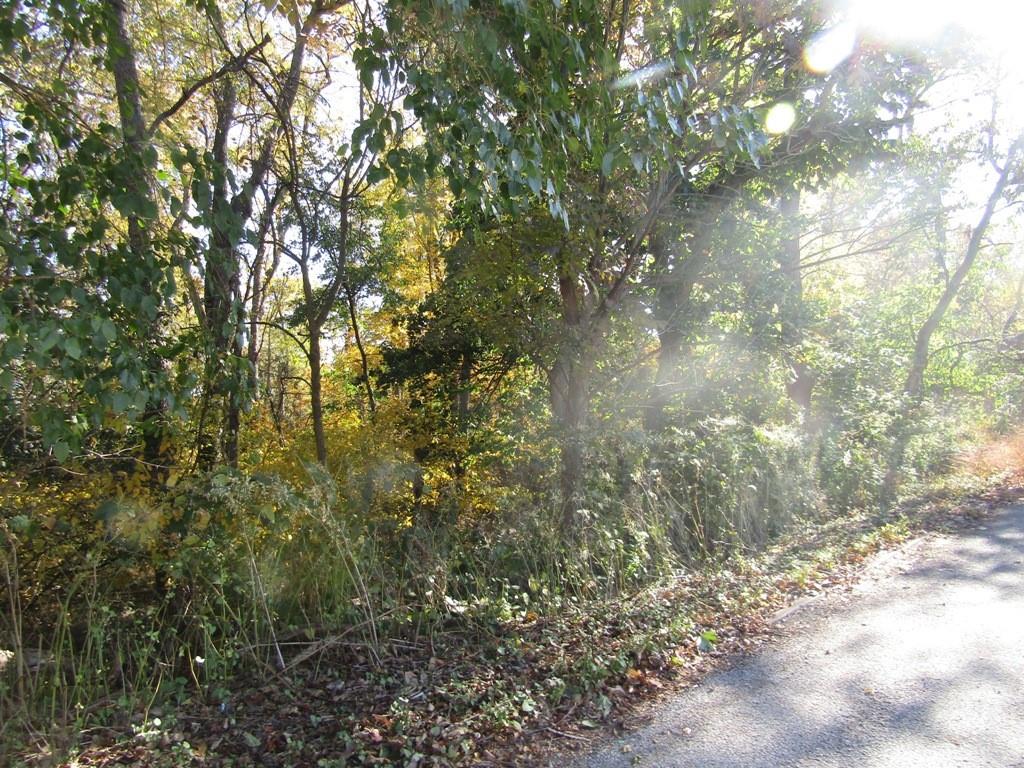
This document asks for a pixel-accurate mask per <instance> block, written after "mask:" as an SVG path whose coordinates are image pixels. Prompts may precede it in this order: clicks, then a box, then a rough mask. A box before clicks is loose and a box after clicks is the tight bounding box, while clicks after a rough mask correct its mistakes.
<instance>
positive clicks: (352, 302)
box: [344, 283, 377, 413]
mask: <svg viewBox="0 0 1024 768" xmlns="http://www.w3.org/2000/svg"><path fill="white" fill-rule="evenodd" d="M344 291H345V303H346V304H347V305H348V318H349V322H350V323H351V324H352V336H353V338H354V339H355V342H356V349H357V350H358V351H359V365H360V368H361V370H362V377H363V388H364V389H365V390H366V405H367V407H368V408H369V409H370V413H376V412H377V399H376V398H375V397H374V396H373V384H372V383H371V382H370V361H369V358H367V356H366V348H365V347H364V346H363V336H362V334H361V333H360V332H359V316H358V315H357V314H356V297H355V294H354V293H353V292H352V290H351V289H350V288H349V287H348V283H346V284H345V287H344Z"/></svg>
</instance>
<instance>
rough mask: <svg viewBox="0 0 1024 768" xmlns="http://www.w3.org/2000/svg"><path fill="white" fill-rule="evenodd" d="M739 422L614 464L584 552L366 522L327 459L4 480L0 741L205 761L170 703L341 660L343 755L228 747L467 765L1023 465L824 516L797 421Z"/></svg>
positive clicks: (245, 740) (597, 699)
mask: <svg viewBox="0 0 1024 768" xmlns="http://www.w3.org/2000/svg"><path fill="white" fill-rule="evenodd" d="M727 429H731V427H728V428H727ZM727 429H724V430H722V431H721V432H720V433H719V434H718V435H716V436H715V439H714V440H709V441H708V444H707V445H708V447H707V453H704V454H702V453H701V450H703V449H702V447H701V446H700V445H699V444H698V445H697V446H696V447H694V446H695V441H694V436H693V435H689V436H686V435H680V436H677V440H676V441H675V442H673V441H672V440H670V441H668V443H667V445H665V446H662V447H661V448H662V451H661V453H660V454H659V455H658V456H657V457H656V458H657V460H656V461H653V462H651V461H647V462H646V464H647V466H648V467H649V468H650V469H649V471H645V472H642V473H641V472H633V473H631V474H630V475H628V476H627V477H626V478H625V479H622V478H615V477H613V476H612V475H611V473H610V472H606V477H605V480H604V482H605V487H604V489H603V494H595V495H594V497H593V498H591V499H590V500H589V502H590V503H589V506H588V508H587V509H583V510H581V514H582V515H583V516H584V517H585V519H586V521H587V524H586V525H585V526H584V527H583V532H582V535H581V538H580V539H579V540H578V541H577V542H576V544H575V546H574V549H573V550H572V551H567V549H566V543H565V542H564V541H563V540H562V537H561V536H560V535H559V533H558V532H557V530H554V529H553V528H552V527H551V526H550V525H549V524H548V522H547V521H548V520H550V519H551V513H550V511H549V508H548V507H544V506H536V505H533V504H530V503H527V502H525V501H520V500H515V499H512V500H511V501H506V503H505V505H504V507H503V508H502V509H501V510H500V513H498V514H495V515H492V516H489V517H487V518H480V519H471V518H469V519H467V521H466V522H465V523H464V524H462V525H455V526H451V525H440V524H430V522H428V521H427V520H425V519H424V518H423V517H422V516H418V515H417V512H418V511H417V510H414V509H409V508H407V507H402V506H401V505H400V504H398V503H395V501H394V499H387V498H386V497H381V498H380V499H379V500H378V505H377V506H376V507H375V510H376V514H375V515H371V516H367V515H366V514H365V513H364V509H363V508H362V507H361V506H360V505H361V504H362V502H363V500H364V499H365V496H364V494H363V493H362V491H361V489H360V488H358V487H356V488H353V487H352V485H351V484H346V483H344V482H339V481H338V479H337V478H333V477H329V476H327V475H325V474H324V473H322V472H318V471H315V470H311V474H310V479H309V482H308V483H307V484H306V486H305V487H304V488H295V487H291V486H289V485H286V484H284V483H282V482H281V481H280V480H277V479H274V478H270V477H261V476H259V475H245V474H241V473H236V472H218V473H214V474H211V475H207V476H202V477H197V478H193V479H190V480H187V481H182V482H181V483H180V484H179V485H178V486H177V487H175V488H174V490H173V491H172V492H171V493H169V494H165V495H162V496H146V495H144V494H136V495H134V496H132V497H127V496H122V497H114V498H113V499H111V498H110V495H109V488H107V487H103V486H102V485H100V484H98V483H96V482H94V481H91V480H89V479H86V480H82V481H78V482H75V483H71V482H67V481H66V480H63V479H60V480H54V481H52V482H50V483H39V482H38V481H33V482H28V481H27V480H25V479H24V478H16V477H7V478H5V480H4V483H5V486H4V488H3V500H4V514H3V516H2V519H0V536H2V543H3V585H4V593H5V594H4V600H5V612H4V617H3V623H2V625H0V633H2V634H0V638H2V642H0V664H2V666H3V670H2V673H0V743H2V744H3V745H4V750H5V754H6V755H7V756H8V758H10V757H11V756H20V758H19V759H21V760H23V761H25V762H27V763H33V764H39V765H42V764H48V763H53V762H59V761H60V760H61V759H62V756H64V755H68V754H74V753H75V752H76V751H77V750H84V751H85V754H88V753H89V750H95V749H98V748H112V747H110V744H111V743H114V744H118V743H120V744H129V745H130V744H138V743H143V742H144V743H146V744H150V742H151V741H152V740H153V739H156V740H157V741H160V740H161V739H162V740H163V741H164V742H166V743H165V744H164V747H163V748H161V749H162V751H161V749H157V750H156V753H154V754H157V755H159V754H166V755H170V754H172V753H174V752H175V750H176V751H177V752H180V753H181V755H180V757H181V759H182V760H186V761H187V760H191V759H198V757H201V756H202V755H200V754H199V753H198V752H196V750H195V749H194V748H193V746H194V745H193V746H189V742H188V738H186V737H187V734H185V733H184V732H183V731H182V730H181V728H180V727H179V726H178V725H176V724H175V717H174V716H171V717H168V713H179V714H178V716H177V717H178V719H181V720H182V722H185V721H187V720H188V715H187V714H182V713H189V712H192V713H195V712H207V713H210V714H211V718H212V719H216V718H217V717H219V716H220V715H225V716H228V718H229V719H230V717H233V716H230V715H229V714H228V713H230V712H231V708H232V707H234V706H237V704H233V703H232V702H237V701H239V699H240V698H241V699H243V700H244V697H245V691H246V690H257V691H258V690H261V689H262V688H263V687H264V686H266V685H267V682H268V681H270V683H269V684H270V692H266V693H264V694H263V695H264V696H265V699H266V701H268V702H272V703H274V705H275V706H278V705H279V704H280V702H279V701H278V699H277V697H278V696H279V695H281V693H280V691H282V690H283V691H287V690H289V689H290V688H294V687H295V686H298V687H300V688H301V687H302V686H309V685H312V684H313V683H314V682H316V684H318V685H319V684H320V683H324V681H327V683H330V682H331V681H332V680H334V679H335V678H336V676H337V674H338V673H337V671H336V670H337V669H339V668H345V669H347V670H348V675H347V676H343V679H339V682H338V684H339V685H340V686H341V687H342V688H345V687H346V686H348V688H349V689H352V687H353V684H352V680H351V676H352V675H354V674H359V675H361V676H362V682H360V684H359V685H362V686H364V689H365V696H364V698H365V699H366V700H363V699H361V698H360V696H359V695H357V694H355V693H353V694H352V698H351V699H345V700H344V701H340V703H339V702H338V701H335V702H333V703H334V704H337V705H338V707H339V711H341V712H344V714H343V715H339V717H340V719H339V720H337V721H331V728H333V731H332V736H331V738H332V739H333V740H332V741H331V743H330V747H325V746H324V743H323V741H322V739H321V737H319V736H318V737H316V738H315V739H313V740H312V741H311V740H310V739H309V738H308V737H307V738H306V739H305V740H303V739H300V738H299V737H298V736H295V738H296V739H298V740H299V741H302V744H301V745H300V744H298V742H296V743H295V744H292V742H288V743H287V744H285V745H284V746H283V747H282V746H281V745H280V744H278V743H277V742H276V741H274V738H273V737H272V735H268V734H260V733H254V732H253V731H252V730H251V729H246V728H245V727H242V726H239V727H238V728H234V727H232V729H230V730H231V731H232V733H234V736H232V737H227V736H222V737H221V739H220V742H223V745H224V747H223V750H222V751H224V750H227V752H226V754H236V753H237V754H243V753H245V752H246V750H249V751H253V750H256V751H263V752H266V751H267V749H268V743H269V744H270V746H272V747H274V749H275V750H277V751H279V752H281V753H282V754H290V753H288V750H289V749H290V750H292V753H291V754H292V758H291V759H294V760H297V761H299V762H297V763H296V764H302V762H301V761H302V760H304V759H305V758H303V757H302V755H306V754H307V753H308V754H312V753H313V752H314V751H315V750H323V749H328V751H330V749H334V748H335V747H337V749H334V752H335V753H337V754H339V755H341V756H342V757H340V758H339V759H343V760H349V761H354V760H357V759H359V758H360V755H361V756H362V758H363V759H365V760H366V762H368V763H372V762H374V761H377V760H385V761H392V762H398V763H400V764H409V765H418V764H421V763H422V764H448V763H458V762H460V761H462V760H465V759H468V758H469V757H470V756H471V755H474V754H478V753H479V751H480V750H481V749H482V748H484V746H482V745H486V744H488V743H489V741H494V740H495V739H497V743H500V742H501V741H502V739H504V740H506V741H508V740H509V739H512V740H514V739H516V738H517V737H520V736H522V735H523V734H527V733H529V732H530V729H531V728H540V729H541V730H544V729H548V728H555V726H554V725H552V723H555V724H558V723H561V722H562V721H567V722H573V723H577V724H579V723H584V724H587V723H596V722H597V721H598V720H600V719H602V718H605V717H607V716H609V714H610V713H611V712H612V711H613V710H614V709H616V708H618V707H620V706H622V705H623V704H624V702H628V701H629V700H631V699H632V698H633V697H634V696H635V695H637V692H647V693H649V692H651V691H652V690H656V689H657V688H659V687H660V686H661V685H662V683H661V682H659V681H660V680H661V679H662V678H661V677H659V676H663V675H666V674H670V673H671V674H674V673H680V672H686V671H687V670H690V669H692V668H693V667H694V665H695V664H697V663H698V662H699V660H700V659H701V658H702V657H704V656H707V655H709V654H710V655H714V654H717V653H719V652H721V651H722V650H723V649H727V648H732V647H743V644H744V643H745V642H751V638H753V637H756V635H757V622H758V620H759V618H758V617H762V616H763V615H764V613H765V612H766V611H767V610H769V609H771V608H772V607H773V606H776V605H778V604H779V603H780V602H781V601H782V600H783V599H785V596H786V595H787V594H790V593H791V592H794V591H797V592H798V591H803V590H807V589H813V588H814V587H815V585H817V584H819V583H820V582H821V581H822V580H823V579H827V578H829V577H828V574H830V573H834V572H836V569H837V568H838V569H841V568H842V567H843V566H845V565H849V564H851V563H855V562H857V561H858V560H860V559H862V558H863V557H865V556H867V555H868V554H870V553H871V552H873V551H875V550H876V549H878V548H880V547H883V546H887V545H889V544H891V543H893V542H896V541H899V540H901V539H903V538H904V537H906V536H907V535H909V534H910V533H911V532H912V531H913V530H914V529H915V527H918V526H919V525H920V524H921V521H922V520H924V519H925V518H926V517H927V514H926V512H927V510H931V509H933V508H935V507H936V506H942V505H947V506H948V505H949V504H950V503H952V500H955V499H957V498H961V497H964V496H966V495H969V494H971V493H977V492H978V491H979V490H981V489H982V488H984V487H986V485H989V486H991V485H996V484H999V483H1005V482H1007V480H1008V477H1009V476H1010V474H1012V473H1013V472H1014V471H1018V469H1019V467H1020V466H1021V459H1022V457H1024V448H1022V446H1024V437H1020V436H1018V437H1015V438H1013V439H1012V440H1008V441H1003V442H1002V443H998V444H994V445H991V446H989V447H987V448H984V449H979V450H977V451H974V452H972V453H970V454H967V455H965V456H964V457H963V458H962V459H960V460H959V461H958V469H959V471H958V472H955V473H953V474H949V475H947V476H945V478H944V479H943V480H942V481H941V482H940V481H937V480H934V479H933V480H931V481H929V483H928V484H927V485H924V484H921V485H918V486H917V487H916V488H915V489H914V493H915V494H916V496H917V497H918V498H919V499H921V498H925V499H927V498H929V494H930V498H931V501H930V502H918V503H908V504H905V505H904V506H903V508H902V511H893V512H891V513H890V515H889V516H887V517H880V516H879V515H878V514H875V513H872V514H869V513H868V512H866V511H864V510H860V511H852V512H848V513H846V514H844V515H841V516H835V515H828V514H825V509H824V507H823V502H822V500H821V499H820V498H818V497H816V496H815V494H814V492H813V489H814V488H815V487H816V486H815V483H814V482H813V477H811V474H810V471H809V470H808V468H809V467H812V462H810V461H807V458H808V457H806V456H804V457H803V459H801V458H800V457H799V456H798V455H797V456H795V455H794V446H795V443H794V442H792V441H789V436H788V435H771V434H763V433H762V434H757V435H753V436H750V435H746V436H744V437H746V438H752V439H746V440H739V439H737V440H734V441H733V443H732V444H733V445H735V447H734V448H731V447H730V441H729V440H728V439H723V435H725V437H728V434H727ZM595 471H599V472H600V471H604V470H602V468H600V467H597V468H595ZM356 485H358V483H357V484H356ZM594 487H595V488H598V489H600V488H601V484H600V483H597V484H595V485H594ZM926 491H927V493H926ZM327 683H324V684H327ZM356 689H358V686H356ZM317 690H319V688H318V689H317ZM360 690H362V689H360ZM424 692H426V693H424ZM335 698H336V697H335ZM343 698H344V697H343ZM380 701H387V702H390V703H389V704H388V705H387V711H385V712H381V711H378V709H379V702H380ZM435 701H442V702H444V711H443V716H442V713H441V712H440V710H439V706H440V705H435V704H434V703H433V702H435ZM374 702H378V704H374ZM288 706H291V705H288ZM429 707H433V709H430V708H429ZM254 709H255V710H257V711H258V710H259V707H255V708H254ZM218 713H219V714H218ZM307 714H309V717H311V718H314V719H315V718H321V717H323V716H324V715H322V714H317V713H315V712H314V713H307ZM374 718H377V719H374ZM225 722H227V720H225ZM304 722H305V721H304ZM308 722H309V723H313V720H308ZM319 722H320V721H317V723H319ZM584 727H587V726H586V725H584ZM287 730H288V729H287V728H285V729H284V731H282V732H287ZM293 730H294V729H293ZM556 730H557V728H556ZM133 734H135V738H136V741H131V740H129V741H128V742H123V741H122V740H123V739H124V737H125V736H129V737H131V736H132V735H133ZM197 736H201V737H202V738H203V743H204V744H206V745H207V746H204V747H203V750H206V749H210V747H209V743H210V739H208V738H207V736H208V734H202V733H198V734H197ZM232 738H234V739H235V742H237V743H235V745H234V746H231V745H232V741H231V739H232ZM268 739H269V741H268ZM139 740H141V742H140V741H139ZM220 742H218V743H220ZM339 745H340V746H339ZM520 746H521V745H520ZM278 747H280V749H278ZM147 749H148V747H147ZM232 750H234V752H233V751H232ZM271 751H274V750H271ZM205 754H206V753H205V751H204V752H203V755H205ZM275 754H276V752H275ZM417 756H418V757H417ZM147 759H149V758H147ZM153 759H157V758H156V757H154V758H153ZM160 759H163V758H160ZM175 759H177V758H175ZM282 759H284V758H282ZM139 760H140V761H141V760H142V758H139ZM417 761H419V762H417ZM285 764H287V761H286V763H285ZM325 764H327V763H325ZM338 764H341V763H338Z"/></svg>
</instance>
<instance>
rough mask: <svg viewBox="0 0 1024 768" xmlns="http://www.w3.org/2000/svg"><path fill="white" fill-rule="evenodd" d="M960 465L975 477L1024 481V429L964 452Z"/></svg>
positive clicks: (995, 438)
mask: <svg viewBox="0 0 1024 768" xmlns="http://www.w3.org/2000/svg"><path fill="white" fill-rule="evenodd" d="M959 463H960V465H961V467H962V469H963V471H964V472H965V473H967V474H969V475H973V476H975V477H980V478H984V479H995V478H1001V479H1005V480H1007V481H1011V480H1012V481H1018V482H1020V481H1024V428H1021V429H1018V430H1016V431H1015V432H1012V433H1010V434H1008V435H999V436H994V437H992V438H991V439H990V440H988V441H986V442H984V443H982V444H981V445H979V446H977V447H975V448H971V449H970V450H967V451H964V453H963V454H961V456H960V457H959Z"/></svg>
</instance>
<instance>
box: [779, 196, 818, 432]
mask: <svg viewBox="0 0 1024 768" xmlns="http://www.w3.org/2000/svg"><path fill="white" fill-rule="evenodd" d="M779 213H780V214H781V217H782V226H783V228H784V229H785V231H786V235H785V237H783V239H782V248H781V249H780V250H779V254H778V262H779V270H780V272H781V274H782V280H783V293H782V301H781V302H780V306H779V320H780V325H781V326H782V350H783V355H784V356H785V359H786V362H787V364H788V365H789V368H790V370H791V372H792V378H791V379H790V380H789V381H788V382H787V383H786V394H787V395H789V398H790V399H791V400H792V401H793V402H794V403H796V404H797V405H798V406H799V407H800V408H801V410H802V411H803V412H804V415H805V418H806V417H807V416H809V414H810V412H811V396H812V394H813V392H814V374H813V372H812V371H811V369H810V368H809V367H808V366H807V364H806V363H805V362H804V360H803V359H802V353H801V350H800V346H801V344H803V340H804V327H803V326H804V287H803V276H802V273H801V271H800V222H799V216H800V190H798V189H795V188H793V189H790V190H789V191H788V192H787V193H786V194H784V195H783V196H782V198H781V199H780V200H779Z"/></svg>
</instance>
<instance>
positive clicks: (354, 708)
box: [0, 488, 1020, 768]
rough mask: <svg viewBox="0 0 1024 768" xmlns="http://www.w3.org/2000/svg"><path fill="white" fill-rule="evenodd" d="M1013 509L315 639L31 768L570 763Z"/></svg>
mask: <svg viewBox="0 0 1024 768" xmlns="http://www.w3.org/2000/svg"><path fill="white" fill-rule="evenodd" d="M1019 495H1020V489H1016V488H1009V489H1007V488H1002V489H997V490H991V491H989V492H987V493H983V494H981V495H978V496H974V497H971V498H970V499H968V500H967V501H964V500H963V499H959V498H958V497H957V496H956V494H955V493H951V494H947V495H941V494H940V495H936V496H933V497H932V498H930V499H927V500H922V501H920V502H919V503H917V504H915V505H913V506H912V507H910V508H906V509H903V510H901V511H898V512H893V513H891V514H890V515H888V516H878V515H875V516H867V515H862V516H859V517H858V516H846V517H843V518H841V519H836V520H832V521H829V522H827V523H819V524H810V523H808V524H806V525H805V526H804V527H803V528H802V529H798V530H795V531H793V532H791V534H789V535H788V536H787V537H786V538H785V540H784V541H782V542H780V543H779V544H778V545H777V546H775V547H774V548H772V549H771V550H769V551H768V552H766V553H764V554H763V555H759V556H758V557H756V558H749V559H743V558H736V557H734V558H731V559H730V560H728V561H727V562H725V563H723V564H722V565H721V567H719V568H716V569H712V568H709V569H703V570H700V571H694V572H687V573H685V574H681V575H680V576H679V577H678V578H676V579H673V580H671V581H670V582H668V583H665V584H663V585H661V586H659V587H657V588H651V589H648V590H645V591H643V592H641V593H638V594H632V595H629V596H625V597H621V598H618V599H615V600H609V601H604V602H600V603H579V604H566V605H565V606H564V609H563V610H561V611H552V612H550V613H549V614H548V615H545V616H538V615H537V614H532V613H529V614H527V615H526V616H525V617H522V618H520V619H517V620H513V621H509V622H503V623H500V624H494V625H479V626H477V625H472V624H469V625H468V628H467V626H463V627H462V628H458V627H453V628H452V629H451V631H448V632H445V633H441V634H438V635H436V636H434V637H431V638H429V639H428V640H426V641H424V642H420V643H409V642H401V641H397V640H396V641H394V642H392V643H390V644H389V645H388V646H387V654H386V655H385V656H382V657H381V658H380V659H379V660H373V662H372V663H371V660H370V659H369V658H367V655H366V654H365V653H364V652H363V651H362V650H361V648H360V647H359V646H358V644H352V645H348V644H346V643H344V642H325V641H319V640H313V641H310V642H309V643H307V644H305V645H302V646H301V648H302V650H301V651H300V652H299V653H297V657H298V656H302V657H304V658H305V661H304V662H303V663H301V664H294V666H293V667H292V668H291V669H290V670H289V672H288V674H287V675H279V674H273V673H271V674H270V675H264V676H252V677H249V678H247V679H239V680H237V681H236V682H235V684H234V685H233V686H232V689H231V690H230V691H213V690H211V691H210V692H209V694H208V696H207V697H206V698H205V700H199V699H198V698H196V697H195V696H191V697H187V698H183V699H182V700H181V701H180V702H179V703H178V704H177V705H173V704H164V705H163V706H160V707H154V708H152V709H151V710H150V711H148V712H145V713H141V715H140V716H139V717H137V719H136V720H135V722H134V725H133V727H132V732H131V733H128V734H125V733H124V731H123V730H115V729H111V730H109V731H105V730H103V729H97V730H96V731H95V732H93V733H89V734H82V735H81V736H82V737H83V738H82V741H81V743H82V747H81V749H80V750H78V751H77V754H73V756H72V759H71V760H70V761H66V762H64V763H60V762H59V761H55V760H53V759H52V758H48V757H47V756H46V755H45V754H43V753H39V754H37V755H35V756H33V757H32V758H29V759H28V760H26V762H25V764H29V765H54V764H65V765H75V766H110V765H125V764H128V765H137V766H168V767H170V766H175V768H177V767H178V766H186V765H196V766H200V765H201V766H206V767H209V766H227V765H232V766H246V765H253V766H257V765H258V766H307V765H308V766H318V767H322V768H331V767H332V766H339V767H340V766H343V765H401V766H407V767H408V768H417V767H418V766H427V765H479V766H497V765H525V764H537V765H543V764H545V761H547V760H548V759H549V757H548V756H549V755H550V754H552V751H553V750H557V749H559V748H565V747H566V746H568V747H570V748H572V749H573V750H574V751H575V752H576V753H577V754H578V753H579V752H580V751H582V750H584V749H586V748H588V747H589V745H590V744H591V742H594V741H597V740H599V739H600V738H602V737H601V736H600V735H599V734H603V733H605V732H606V731H607V729H609V728H610V729H618V730H621V729H623V728H625V727H627V726H630V725H633V724H636V723H637V722H638V721H639V720H640V719H642V717H643V715H642V713H643V712H645V711H646V707H647V704H648V702H650V701H651V700H655V699H665V698H666V697H667V696H668V695H669V693H670V692H672V691H675V690H678V689H680V688H682V687H685V686H688V685H691V684H693V683H695V682H696V681H698V680H700V679H702V678H703V677H704V676H706V675H707V674H708V673H709V672H711V671H712V670H714V669H715V668H717V667H720V666H724V665H728V664H731V663H733V662H734V661H735V660H736V659H737V658H739V657H740V656H741V655H742V654H748V653H750V652H752V651H754V650H756V649H758V648H759V647H760V646H761V645H762V644H764V643H766V642H767V641H769V640H770V639H771V637H772V635H773V625H772V621H771V617H772V616H773V615H774V614H776V613H777V612H778V611H779V610H780V608H782V606H784V605H787V604H789V603H791V602H792V601H794V600H798V599H801V598H806V597H813V596H815V595H819V594H822V593H825V592H830V591H836V590H845V589H849V588H850V587H851V585H852V584H854V583H855V582H856V580H857V578H858V577H859V574H860V572H861V570H862V569H863V564H864V561H865V559H867V558H868V557H869V556H871V555H872V554H873V553H875V552H877V551H878V550H880V549H884V548H888V547H892V546H894V545H897V544H899V543H900V542H902V541H904V540H905V539H907V538H908V537H909V536H911V535H913V534H917V533H920V532H922V531H936V530H954V529H959V528H964V527H970V526H972V525H976V524H977V521H978V520H979V519H984V517H985V516H986V515H987V514H988V512H989V510H990V509H992V508H994V507H996V506H998V505H1000V504H1002V503H1004V502H1005V501H1006V500H1007V499H1010V498H1015V497H1017V496H1019ZM342 640H343V638H342ZM897 641H898V638H896V639H894V642H897ZM686 727H690V726H686ZM0 762H3V761H0ZM563 762H564V761H563ZM652 764H662V763H661V762H659V761H655V762H654V763H652Z"/></svg>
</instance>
